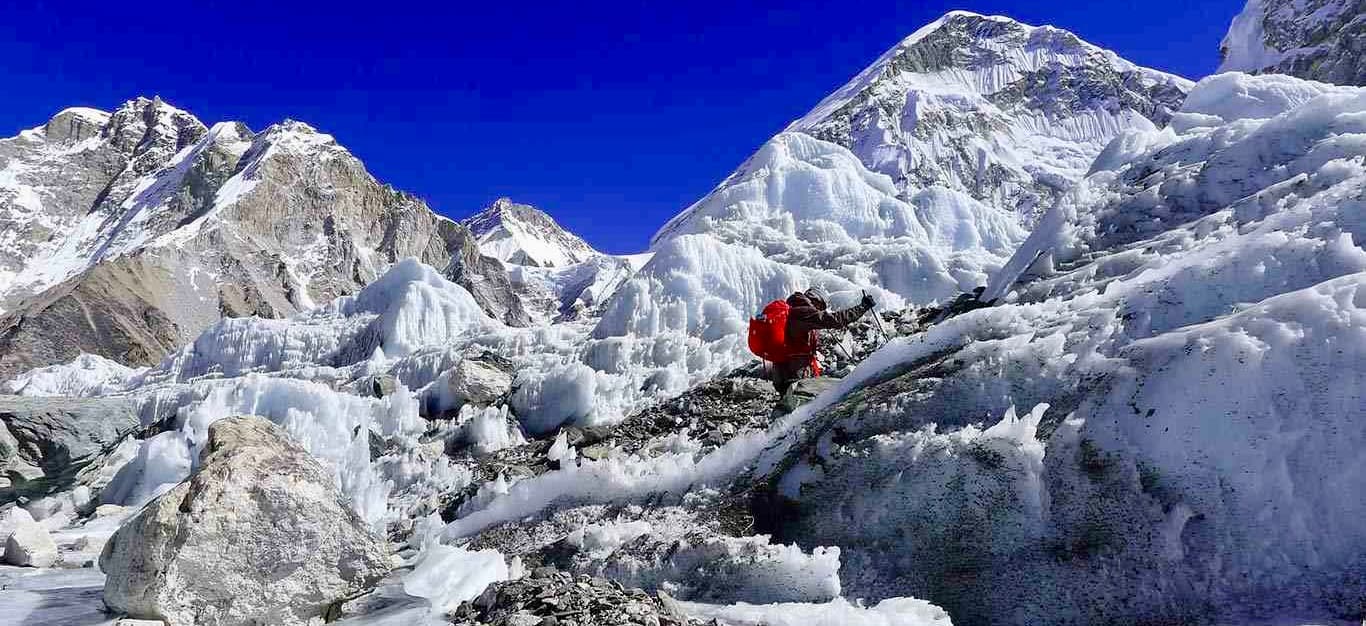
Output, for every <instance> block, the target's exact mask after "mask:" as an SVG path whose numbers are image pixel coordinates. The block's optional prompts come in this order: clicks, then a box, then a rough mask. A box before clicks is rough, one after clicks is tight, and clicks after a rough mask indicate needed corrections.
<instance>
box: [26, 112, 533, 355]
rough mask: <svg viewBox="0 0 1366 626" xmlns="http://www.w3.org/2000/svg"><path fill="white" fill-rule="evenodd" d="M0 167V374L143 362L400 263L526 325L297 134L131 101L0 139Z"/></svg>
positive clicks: (426, 219) (384, 195)
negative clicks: (242, 319) (84, 356)
mask: <svg viewBox="0 0 1366 626" xmlns="http://www.w3.org/2000/svg"><path fill="white" fill-rule="evenodd" d="M100 122H103V125H98V124H99V123H100ZM0 166H3V169H2V170H0V171H3V172H4V174H3V175H0V216H3V219H2V220H0V307H3V308H5V309H8V311H7V313H6V315H5V316H4V317H3V318H0V329H3V331H0V344H2V345H3V347H4V350H2V351H0V352H2V353H3V354H0V378H5V377H7V376H8V375H11V374H13V373H15V372H16V371H18V370H20V369H23V368H26V367H32V366H38V365H47V364H51V363H55V362H60V361H63V360H67V359H70V358H72V357H74V356H76V355H77V354H79V353H81V352H89V353H93V354H100V355H103V356H107V357H111V358H114V359H116V360H119V361H122V362H124V363H127V364H150V363H152V362H154V361H155V360H156V359H157V358H158V357H159V356H160V355H162V354H164V353H166V352H167V351H169V350H170V349H172V348H174V347H175V346H177V345H179V344H181V343H183V342H184V341H186V340H187V339H189V338H191V337H193V336H194V334H196V333H197V332H198V331H200V330H202V329H203V328H205V327H207V326H208V325H209V324H212V323H213V322H214V321H215V320H217V319H218V318H219V317H220V316H221V315H247V314H257V315H263V316H268V317H278V316H281V315H286V314H289V313H292V312H295V311H299V310H304V309H308V308H311V307H313V306H314V305H315V303H316V302H319V301H326V300H328V299H331V298H333V297H335V296H338V295H344V294H347V293H354V292H355V291H356V290H358V289H359V288H360V287H362V286H364V285H365V284H366V283H368V282H369V281H370V280H373V279H374V278H375V277H376V276H378V275H379V274H380V273H381V272H383V271H384V269H385V268H386V267H387V266H388V265H389V264H390V263H392V262H394V261H395V260H396V259H398V258H402V257H403V256H408V255H417V256H419V257H420V258H421V259H422V260H423V261H425V262H427V263H429V264H431V265H434V266H436V267H440V268H443V269H444V270H445V271H446V273H447V275H448V276H450V277H451V278H453V279H455V280H456V281H457V282H460V283H461V284H464V285H466V286H467V287H469V288H470V290H471V291H472V292H474V293H475V295H476V297H477V298H478V299H479V300H480V302H481V303H482V304H483V306H484V307H485V310H486V311H488V312H489V313H490V314H492V315H495V316H497V317H499V318H500V319H503V320H504V321H507V322H509V323H514V324H518V323H526V322H527V321H529V318H528V316H527V314H526V312H525V311H523V310H522V308H521V303H520V300H519V299H518V298H517V296H516V295H515V294H514V293H513V292H512V289H511V285H510V284H509V283H508V281H507V277H506V275H505V274H504V272H503V269H502V266H501V264H499V263H498V262H497V261H496V260H494V259H489V258H487V257H483V256H481V255H480V254H479V251H478V246H477V244H476V243H475V241H474V240H473V237H472V236H471V235H470V233H469V232H468V231H467V230H466V229H465V228H463V227H461V226H459V225H458V224H455V223H454V222H451V221H450V220H446V219H444V218H441V217H439V216H437V215H435V214H434V213H432V212H431V211H430V210H429V209H428V208H427V207H426V206H425V205H423V204H422V203H421V201H419V200H417V199H416V198H413V197H411V196H408V195H406V194H403V193H401V192H397V191H394V190H393V189H391V188H389V187H386V186H384V185H381V184H380V183H379V182H378V181H376V180H375V179H374V178H373V177H371V176H370V175H369V174H368V173H367V172H366V171H365V169H364V166H363V165H362V164H361V163H360V161H358V160H356V159H355V157H353V156H352V155H351V154H350V153H349V152H347V151H346V149H345V148H343V147H341V146H340V145H338V144H337V143H336V141H335V140H334V139H333V138H332V137H330V136H328V135H325V134H322V133H319V132H317V131H316V130H314V129H313V128H311V127H309V126H307V125H305V124H302V123H299V122H292V121H291V122H285V123H283V124H277V125H275V126H272V127H270V128H268V129H266V130H265V131H263V132H261V133H259V134H253V133H251V132H250V131H248V130H247V129H246V127H245V126H242V125H241V124H237V123H231V122H226V123H220V124H216V125H214V126H213V127H212V128H205V127H204V125H203V124H201V123H199V122H198V120H195V119H194V118H193V116H190V115H189V114H188V113H185V112H184V111H180V110H178V109H175V108H173V107H171V106H169V105H167V104H165V103H163V102H161V101H160V100H146V99H139V100H135V101H131V102H129V103H127V104H125V105H124V106H123V107H122V108H120V109H119V110H118V111H116V112H115V113H113V114H101V113H99V112H95V111H90V110H84V109H79V110H68V111H65V112H63V113H61V114H59V115H58V116H56V117H54V118H53V120H52V121H51V122H49V123H48V125H46V126H44V127H42V128H38V129H34V130H31V131H25V132H24V133H21V134H20V135H19V136H18V137H15V138H11V139H7V140H0Z"/></svg>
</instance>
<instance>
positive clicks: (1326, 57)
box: [1219, 0, 1366, 85]
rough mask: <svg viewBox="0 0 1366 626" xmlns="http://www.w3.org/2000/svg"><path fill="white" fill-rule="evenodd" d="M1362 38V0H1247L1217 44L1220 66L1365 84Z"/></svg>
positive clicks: (1365, 18) (1365, 35) (1365, 22)
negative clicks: (1221, 59)
mask: <svg viewBox="0 0 1366 626" xmlns="http://www.w3.org/2000/svg"><path fill="white" fill-rule="evenodd" d="M1364 39H1366V4H1362V3H1361V2H1360V0H1248V3H1247V6H1245V7H1244V8H1243V11H1242V13H1239V14H1238V16H1237V17H1235V18H1233V23H1232V24H1230V25H1229V29H1228V34H1227V35H1225V36H1224V41H1223V42H1222V43H1221V44H1220V45H1219V52H1220V55H1221V56H1222V58H1223V62H1222V63H1221V64H1220V65H1219V71H1221V72H1230V71H1238V72H1267V73H1278V74H1290V75H1292V76H1298V77H1300V78H1308V79H1311V80H1319V81H1323V82H1327V83H1335V84H1339V85H1366V50H1363V49H1362V46H1361V41H1362V40H1364Z"/></svg>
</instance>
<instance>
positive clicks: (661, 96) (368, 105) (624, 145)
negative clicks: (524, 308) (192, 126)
mask: <svg viewBox="0 0 1366 626" xmlns="http://www.w3.org/2000/svg"><path fill="white" fill-rule="evenodd" d="M1242 4H1243V2H1242V0H1217V1H1211V2H1189V1H1177V0H1146V1H1142V2H1138V1H1132V0H1117V1H1110V2H1105V3H1096V2H1080V1H1077V2H1071V1H1059V2H1047V3H1044V2H1037V1H1024V0H1015V1H990V2H987V1H983V2H976V1H973V2H940V1H937V0H928V1H915V2H875V1H871V0H870V1H862V0H844V1H832V2H788V3H773V4H772V5H770V6H768V7H765V6H762V5H759V4H751V3H745V2H711V1H709V0H697V1H693V2H671V3H630V2H614V3H595V4H589V3H582V4H580V3H563V4H560V3H533V2H525V1H517V2H481V3H471V4H470V5H466V3H462V2H458V1H457V2H442V3H400V2H391V3H375V2H365V3H349V2H342V1H337V2H329V3H317V4H309V3H296V2H288V1H280V0H277V1H275V2H257V1H256V0H243V1H238V2H232V3H219V2H183V1H182V2H176V3H161V2H158V1H138V2H108V1H101V2H91V3H84V2H73V1H68V2H57V3H49V2H42V1H36V2H28V3H23V4H22V5H20V6H9V7H6V10H5V16H4V17H3V18H0V85H3V93H4V97H3V98H0V136H10V135H13V134H15V133H16V132H18V131H19V130H21V129H23V128H29V127H33V126H37V125H39V124H41V123H42V122H43V121H45V120H46V119H47V118H48V117H49V116H50V115H51V114H53V113H55V112H56V111H58V110H60V109H62V108H65V107H67V106H73V105H84V106H93V107H97V108H103V109H112V108H114V107H116V106H118V104H119V103H121V102H123V101H125V100H127V99H129V98H132V97H134V96H137V95H154V94H156V95H161V96H162V97H163V98H164V99H165V100H167V101H168V102H170V103H172V104H175V105H176V106H179V107H181V108H184V109H187V110H189V111H191V112H192V113H194V114H195V115H197V116H199V118H200V119H202V120H204V121H205V122H206V123H210V124H211V123H213V122H216V121H223V120H229V119H232V120H241V121H243V122H246V123H247V125H248V126H250V127H252V128H253V129H258V130H259V129H261V128H264V127H265V126H268V125H269V124H270V123H272V122H275V121H279V120H281V119H284V118H287V117H288V118H294V119H299V120H303V121H306V122H309V123H310V124H313V125H314V126H316V127H318V128H320V129H322V130H324V131H326V132H329V133H332V134H333V135H335V136H336V137H337V138H338V140H339V141H341V142H342V143H343V144H344V145H346V146H347V147H348V148H350V149H351V151H352V152H353V153H355V154H356V155H358V156H359V157H360V158H361V159H362V160H364V161H365V163H366V165H367V166H368V167H369V168H370V170H371V172H373V173H374V174H375V175H376V176H378V177H379V178H380V179H381V180H383V181H385V182H388V183H391V184H393V185H394V186H396V187H399V188H401V189H405V190H407V191H411V192H413V193H416V194H417V195H419V196H422V197H423V198H425V199H426V200H427V201H428V203H429V204H431V205H432V207H433V208H435V209H436V210H438V211H440V212H442V213H444V214H446V215H449V216H452V217H456V218H459V217H463V216H466V215H469V214H470V213H473V212H474V211H476V210H478V209H479V208H480V207H481V206H484V205H486V204H488V203H489V202H491V201H492V200H493V199H494V198H497V197H498V196H510V197H512V198H513V199H515V200H518V201H521V202H529V203H531V204H535V205H537V206H539V207H541V208H543V209H545V210H547V211H549V212H550V213H551V214H552V215H554V216H555V217H556V219H558V220H560V221H561V222H562V223H564V224H565V225H566V226H568V227H569V228H571V229H573V230H575V231H577V232H579V233H580V234H582V235H583V236H584V237H585V238H587V239H588V240H589V241H590V242H591V243H593V244H594V245H596V246H598V247H599V248H601V249H604V250H606V251H609V252H622V253H624V252H633V251H637V250H639V249H641V248H643V247H644V246H645V243H646V241H647V240H648V238H649V236H650V235H651V234H653V232H654V231H655V229H657V228H658V227H659V226H660V225H662V224H663V223H664V222H665V221H666V220H667V219H668V218H669V217H671V216H673V215H674V214H676V213H677V212H679V211H680V210H682V209H683V208H685V207H687V206H688V205H689V204H691V203H692V202H693V201H694V200H696V199H698V198H699V197H701V196H702V195H703V194H705V193H706V192H707V191H709V190H710V189H711V188H712V187H713V186H715V185H716V183H717V182H719V181H720V180H721V179H722V178H724V177H725V176H726V175H727V174H729V173H730V172H731V171H732V170H733V169H734V168H735V167H736V166H737V165H739V164H740V162H741V161H743V160H744V158H745V157H747V156H748V155H749V154H750V153H751V152H752V151H753V150H754V149H755V148H756V147H758V146H759V145H760V144H761V143H763V141H764V140H766V139H767V138H768V137H770V136H772V135H773V134H774V133H776V132H777V131H779V130H781V129H782V127H783V126H785V125H786V124H787V123H788V122H789V121H791V120H792V119H794V118H796V117H798V116H800V115H801V114H802V113H804V112H805V111H806V110H808V109H809V108H811V107H812V106H813V105H815V104H816V102H818V101H819V100H820V99H821V98H822V97H824V96H825V95H826V94H827V93H829V92H831V91H833V90H834V89H836V88H838V87H839V86H840V85H841V84H843V83H844V82H845V81H846V80H848V79H849V78H851V77H853V75H854V74H856V73H857V72H858V71H859V70H861V69H862V68H863V67H865V66H866V65H868V64H869V63H871V62H872V61H873V60H874V59H875V58H876V57H877V56H878V55H879V54H881V53H882V52H883V51H884V50H886V49H887V48H889V47H891V46H892V45H894V44H895V43H896V42H897V41H898V40H900V39H901V38H902V37H904V36H906V35H908V34H910V33H911V32H912V31H914V30H915V29H916V28H918V27H919V26H921V25H923V24H924V23H926V22H929V21H931V20H933V19H935V18H937V17H938V16H940V15H942V14H943V13H944V12H946V11H948V10H951V9H968V10H972V11H977V12H980V13H991V14H1003V15H1009V16H1011V17H1014V18H1016V19H1020V20H1022V21H1025V22H1029V23H1034V24H1044V23H1047V24H1053V25H1056V26H1059V27H1062V28H1067V29H1069V30H1072V31H1073V32H1075V33H1077V34H1078V35H1080V36H1081V37H1082V38H1083V39H1086V40H1088V41H1091V42H1092V43H1095V44H1098V45H1101V46H1104V47H1107V48H1110V49H1112V50H1115V51H1116V52H1118V53H1119V54H1120V55H1121V56H1124V57H1126V58H1128V59H1129V60H1131V61H1134V62H1136V63H1139V64H1141V65H1147V66H1149V67H1155V68H1158V69H1162V70H1166V71H1169V72H1173V73H1176V74H1181V75H1183V76H1186V77H1188V78H1193V79H1195V78H1199V77H1201V76H1204V75H1207V74H1209V73H1210V72H1212V71H1213V70H1214V68H1215V67H1216V66H1217V65H1218V46H1219V40H1220V39H1221V38H1222V36H1223V33H1224V31H1225V29H1226V28H1227V26H1228V23H1229V21H1230V20H1231V19H1232V18H1233V16H1234V15H1235V14H1236V13H1237V12H1238V11H1239V10H1240V9H1241V7H1242Z"/></svg>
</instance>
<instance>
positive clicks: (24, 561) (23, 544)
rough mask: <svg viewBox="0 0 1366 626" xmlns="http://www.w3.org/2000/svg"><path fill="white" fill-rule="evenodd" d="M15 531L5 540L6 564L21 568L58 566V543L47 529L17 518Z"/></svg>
mask: <svg viewBox="0 0 1366 626" xmlns="http://www.w3.org/2000/svg"><path fill="white" fill-rule="evenodd" d="M16 518H17V519H16V523H15V525H14V531H13V532H12V533H10V536H9V539H6V540H5V562H6V563H9V564H10V565H17V566H19V567H52V566H53V565H56V564H57V560H58V556H57V542H55V541H53V540H52V535H49V534H48V532H47V529H46V528H43V526H42V525H41V524H39V523H38V522H35V521H33V519H32V518H29V519H23V517H20V516H16Z"/></svg>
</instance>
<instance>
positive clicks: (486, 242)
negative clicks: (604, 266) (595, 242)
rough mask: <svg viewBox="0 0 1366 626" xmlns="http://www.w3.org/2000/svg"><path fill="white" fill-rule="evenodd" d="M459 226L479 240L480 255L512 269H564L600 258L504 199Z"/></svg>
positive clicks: (532, 211)
mask: <svg viewBox="0 0 1366 626" xmlns="http://www.w3.org/2000/svg"><path fill="white" fill-rule="evenodd" d="M461 223H463V224H464V225H466V226H468V227H469V229H470V230H471V231H472V232H473V233H474V236H475V237H477V238H478V239H479V249H480V250H481V251H483V253H484V254H486V255H488V256H491V257H493V258H496V259H498V260H500V261H502V262H504V263H511V264H513V265H531V266H535V267H564V266H566V265H574V264H576V263H582V262H584V261H587V260H588V259H591V258H593V257H595V256H599V255H601V254H602V253H600V252H598V251H597V250H594V249H593V247H592V246H590V245H588V242H586V241H584V240H583V239H582V238H580V237H579V236H578V235H575V234H573V233H571V232H569V231H567V230H565V229H564V228H563V227H561V226H560V225H559V224H558V223H557V222H556V221H555V220H554V219H553V218H551V217H550V216H549V215H547V214H545V213H544V212H543V211H540V210H539V209H537V208H536V207H533V206H531V205H527V204H517V203H515V202H513V201H512V200H509V199H508V198H499V199H498V200H496V201H494V203H493V204H492V205H490V206H489V208H487V209H484V210H483V211H480V212H479V213H478V214H476V215H474V216H473V217H470V218H468V219H465V220H463V221H462V222H461Z"/></svg>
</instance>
